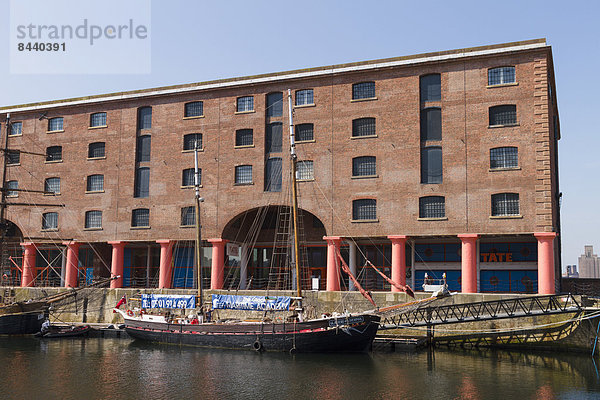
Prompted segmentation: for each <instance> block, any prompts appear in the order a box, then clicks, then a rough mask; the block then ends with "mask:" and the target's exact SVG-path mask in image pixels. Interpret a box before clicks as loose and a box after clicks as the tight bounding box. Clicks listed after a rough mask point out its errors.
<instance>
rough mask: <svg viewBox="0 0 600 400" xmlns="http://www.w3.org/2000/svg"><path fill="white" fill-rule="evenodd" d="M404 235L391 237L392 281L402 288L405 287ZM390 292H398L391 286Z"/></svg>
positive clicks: (389, 237) (398, 290)
mask: <svg viewBox="0 0 600 400" xmlns="http://www.w3.org/2000/svg"><path fill="white" fill-rule="evenodd" d="M407 238H408V237H407V236H404V235H391V236H388V239H390V240H391V241H392V280H393V281H394V282H396V283H398V284H400V285H402V286H404V285H406V239H407ZM392 292H400V289H398V288H397V287H395V286H392Z"/></svg>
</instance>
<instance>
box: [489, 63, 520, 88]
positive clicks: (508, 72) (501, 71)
mask: <svg viewBox="0 0 600 400" xmlns="http://www.w3.org/2000/svg"><path fill="white" fill-rule="evenodd" d="M514 82H515V67H498V68H490V69H488V86H494V85H504V84H507V83H514Z"/></svg>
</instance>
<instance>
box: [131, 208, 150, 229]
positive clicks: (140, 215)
mask: <svg viewBox="0 0 600 400" xmlns="http://www.w3.org/2000/svg"><path fill="white" fill-rule="evenodd" d="M131 226H132V227H134V228H136V227H147V226H150V210H149V209H147V208H137V209H135V210H133V211H132V212H131Z"/></svg>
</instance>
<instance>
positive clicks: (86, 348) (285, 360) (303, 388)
mask: <svg viewBox="0 0 600 400" xmlns="http://www.w3.org/2000/svg"><path fill="white" fill-rule="evenodd" d="M0 362H2V365H3V366H4V372H3V373H2V374H0V393H2V398H8V399H13V398H14V399H33V398H61V399H152V400H155V399H180V398H203V399H230V398H264V399H278V398H282V399H395V398H402V399H428V400H430V399H473V400H483V399H486V400H487V399H502V400H506V399H555V398H561V399H562V398H566V399H571V398H573V399H588V398H589V399H592V398H600V378H599V375H598V371H597V369H596V367H595V364H594V360H593V359H592V358H590V357H589V356H586V355H573V354H559V355H550V354H548V353H518V352H502V351H490V350H485V351H477V350H468V351H449V350H440V349H436V350H435V351H433V352H427V351H424V352H418V353H374V354H343V355H320V354H316V355H307V354H298V355H294V356H290V355H288V354H278V353H274V354H271V353H263V354H258V353H253V352H241V351H222V350H205V349H198V348H192V347H176V346H156V345H150V344H145V343H138V342H130V341H128V340H122V339H71V340H59V341H48V340H46V341H40V340H38V339H33V338H0Z"/></svg>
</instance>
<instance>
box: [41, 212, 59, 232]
mask: <svg viewBox="0 0 600 400" xmlns="http://www.w3.org/2000/svg"><path fill="white" fill-rule="evenodd" d="M42 229H44V230H46V229H58V213H55V212H49V213H44V214H42Z"/></svg>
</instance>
